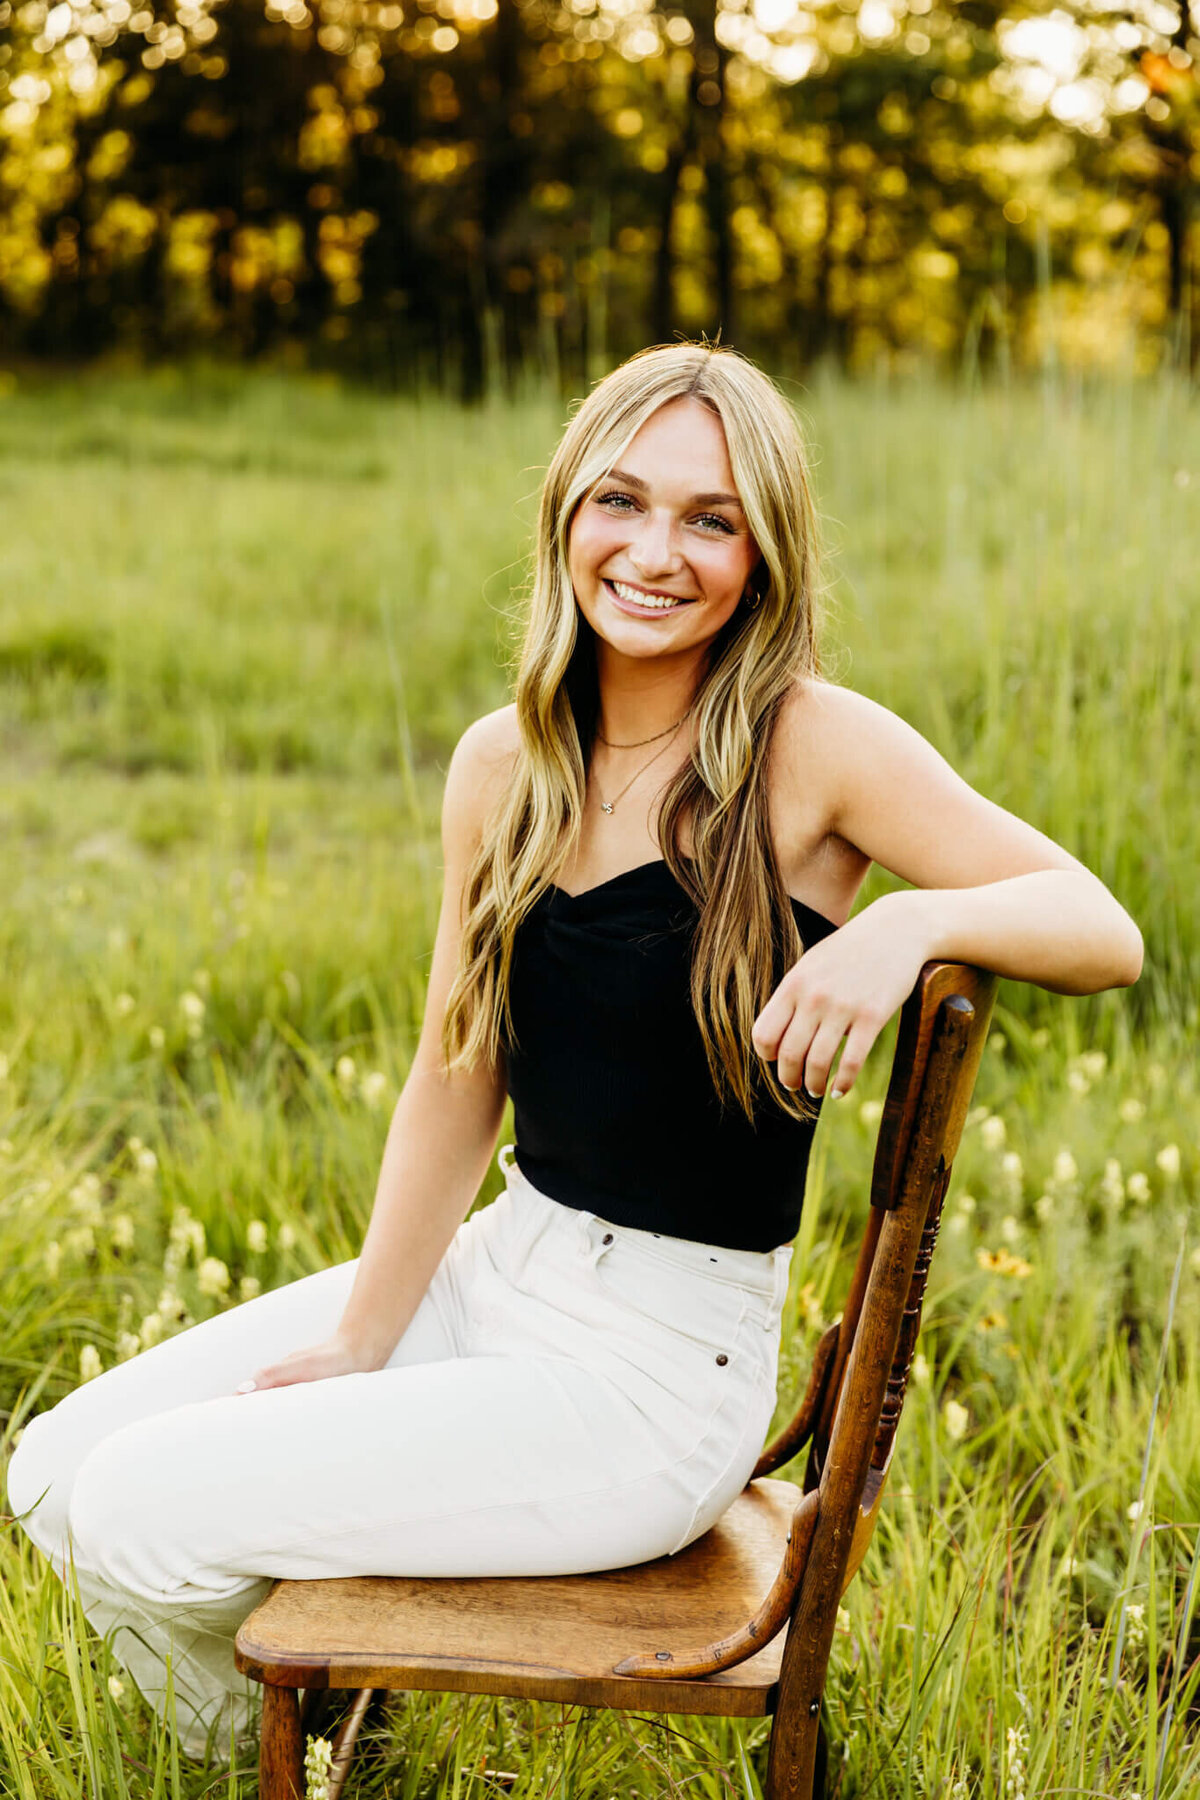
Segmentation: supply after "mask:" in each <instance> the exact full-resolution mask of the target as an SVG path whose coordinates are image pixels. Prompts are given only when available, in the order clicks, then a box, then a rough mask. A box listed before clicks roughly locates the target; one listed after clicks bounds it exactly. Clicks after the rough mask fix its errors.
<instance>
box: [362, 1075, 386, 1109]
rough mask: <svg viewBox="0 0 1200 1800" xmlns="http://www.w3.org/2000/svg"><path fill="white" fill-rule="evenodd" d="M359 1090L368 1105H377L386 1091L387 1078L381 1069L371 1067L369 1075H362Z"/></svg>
mask: <svg viewBox="0 0 1200 1800" xmlns="http://www.w3.org/2000/svg"><path fill="white" fill-rule="evenodd" d="M359 1091H360V1092H361V1094H362V1097H363V1099H364V1100H365V1101H366V1103H367V1105H368V1106H372V1107H375V1106H379V1105H380V1104H381V1103H382V1101H383V1099H384V1097H385V1096H386V1094H387V1091H388V1078H387V1076H386V1075H385V1074H384V1073H383V1070H382V1069H372V1070H371V1072H370V1074H369V1075H364V1076H363V1078H362V1085H361V1088H360V1090H359Z"/></svg>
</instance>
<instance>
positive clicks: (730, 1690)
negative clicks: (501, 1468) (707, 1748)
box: [236, 962, 996, 1800]
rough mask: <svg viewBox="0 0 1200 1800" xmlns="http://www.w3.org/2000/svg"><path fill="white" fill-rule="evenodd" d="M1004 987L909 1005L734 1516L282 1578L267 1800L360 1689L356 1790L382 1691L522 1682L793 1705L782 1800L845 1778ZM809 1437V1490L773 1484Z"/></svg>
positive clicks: (268, 1663) (253, 1618) (771, 1768)
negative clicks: (855, 1645) (859, 1644)
mask: <svg viewBox="0 0 1200 1800" xmlns="http://www.w3.org/2000/svg"><path fill="white" fill-rule="evenodd" d="M995 987H996V981H995V977H994V976H992V975H989V974H985V973H984V972H983V971H981V970H979V969H973V968H968V967H964V966H962V965H959V964H955V963H938V962H931V963H927V964H926V965H925V967H924V969H923V970H922V971H921V975H920V978H919V980H918V982H917V984H916V986H915V988H914V989H913V992H912V994H911V996H910V997H909V999H908V1001H907V1002H906V1004H905V1006H904V1009H903V1011H902V1013H901V1016H900V1025H899V1032H898V1036H897V1040H896V1051H895V1058H894V1061H893V1066H892V1075H891V1082H890V1085H889V1088H888V1095H887V1100H886V1102H885V1105H884V1109H883V1116H882V1119H881V1122H880V1128H879V1138H878V1143H877V1147H876V1152H875V1163H874V1173H873V1176H872V1183H871V1210H870V1214H869V1217H868V1223H867V1226H866V1230H865V1233H864V1236H863V1241H862V1247H861V1249H860V1251H859V1255H858V1260H857V1264H856V1266H855V1269H854V1273H853V1277H852V1279H851V1283H850V1291H849V1295H848V1297H847V1300H846V1305H845V1310H844V1312H843V1314H842V1317H841V1319H840V1320H839V1321H838V1322H837V1324H835V1325H831V1326H830V1328H829V1330H828V1331H827V1332H826V1333H825V1335H824V1337H823V1338H822V1339H821V1341H820V1343H819V1344H818V1346H817V1351H816V1355H815V1358H814V1361H813V1368H812V1373H811V1375H810V1377H809V1382H808V1389H807V1392H806V1393H805V1395H804V1399H803V1401H802V1402H801V1404H800V1408H799V1411H798V1412H797V1413H796V1415H795V1417H794V1419H793V1420H792V1422H791V1424H790V1425H788V1427H787V1428H786V1430H784V1431H782V1432H781V1433H780V1434H779V1436H778V1437H777V1438H776V1439H775V1440H774V1441H773V1442H772V1443H770V1444H769V1445H768V1446H767V1447H766V1448H765V1449H764V1451H763V1453H762V1455H761V1457H760V1458H759V1461H758V1464H757V1466H756V1468H755V1470H754V1474H753V1476H752V1478H751V1480H750V1482H749V1483H748V1485H747V1487H746V1488H745V1489H744V1491H743V1492H742V1494H741V1495H740V1496H739V1497H738V1499H737V1500H736V1501H735V1502H734V1504H733V1505H732V1506H731V1507H730V1508H729V1510H728V1511H727V1512H726V1514H725V1515H724V1517H723V1518H722V1519H721V1520H720V1521H719V1522H718V1523H717V1524H716V1525H715V1526H714V1527H713V1528H712V1530H711V1531H709V1532H707V1533H706V1534H705V1536H704V1537H702V1538H700V1539H698V1540H697V1542H695V1543H694V1544H691V1545H690V1546H689V1547H688V1548H687V1549H686V1550H683V1551H681V1552H680V1554H679V1555H678V1556H674V1557H666V1556H664V1557H661V1558H659V1559H658V1560H657V1561H655V1562H650V1563H643V1564H640V1565H637V1566H635V1567H631V1568H625V1569H616V1570H608V1571H604V1572H600V1573H596V1574H590V1575H574V1576H567V1577H563V1578H561V1579H554V1578H548V1577H538V1578H536V1579H526V1578H516V1577H507V1578H503V1579H480V1578H474V1579H469V1580H451V1579H445V1578H439V1579H401V1578H396V1577H382V1576H372V1577H363V1578H356V1579H352V1580H346V1579H333V1580H328V1581H280V1582H277V1583H276V1585H275V1587H274V1588H273V1589H272V1590H271V1592H270V1593H269V1594H268V1596H267V1598H266V1600H264V1601H263V1603H262V1604H261V1605H260V1606H259V1607H258V1608H257V1609H256V1610H255V1611H254V1612H253V1613H251V1614H250V1616H249V1617H248V1618H247V1619H246V1620H245V1622H244V1623H243V1625H242V1627H241V1630H240V1631H239V1632H238V1635H237V1646H236V1660H237V1666H238V1668H239V1669H240V1670H241V1671H242V1672H243V1673H244V1674H246V1675H249V1676H251V1677H252V1678H253V1679H255V1680H256V1681H261V1682H262V1683H263V1684H264V1686H263V1713H262V1737H261V1751H260V1793H261V1796H262V1800H293V1796H301V1797H302V1796H303V1794H304V1776H303V1761H304V1734H305V1726H306V1724H307V1722H308V1717H309V1716H310V1715H308V1714H307V1712H306V1714H305V1715H302V1712H301V1707H300V1704H299V1698H298V1690H299V1689H301V1688H303V1689H304V1690H305V1706H306V1709H307V1708H308V1707H309V1705H310V1704H311V1703H312V1702H314V1701H319V1698H320V1694H319V1691H320V1690H322V1689H329V1688H333V1689H350V1690H356V1698H355V1701H354V1704H353V1705H352V1707H351V1709H350V1712H349V1714H348V1716H347V1717H346V1719H345V1721H344V1723H343V1725H342V1727H341V1730H340V1732H339V1734H338V1738H337V1740H336V1742H335V1744H334V1765H333V1769H332V1771H331V1780H330V1784H329V1791H330V1796H331V1800H336V1796H337V1794H338V1793H339V1792H340V1790H341V1786H342V1782H343V1781H344V1779H345V1774H346V1770H347V1768H348V1766H349V1760H350V1756H351V1754H352V1750H353V1744H354V1739H355V1735H356V1733H357V1731H358V1727H359V1724H360V1723H361V1720H362V1717H363V1713H364V1711H365V1709H366V1705H367V1703H368V1701H369V1699H370V1696H371V1692H372V1690H376V1689H391V1688H412V1689H434V1690H440V1691H445V1690H454V1691H456V1692H460V1693H484V1694H504V1695H510V1696H514V1697H523V1698H527V1699H534V1700H558V1701H567V1702H570V1703H574V1704H581V1705H584V1706H598V1707H618V1708H627V1709H628V1708H632V1709H636V1710H637V1711H644V1710H646V1709H651V1710H653V1711H656V1712H660V1713H668V1712H670V1713H726V1714H732V1715H735V1716H739V1717H752V1716H762V1715H764V1714H768V1713H773V1714H774V1722H773V1725H772V1730H771V1742H770V1750H769V1757H768V1765H767V1781H766V1794H767V1797H768V1800H818V1797H819V1796H820V1795H821V1794H822V1792H823V1790H824V1776H823V1763H824V1754H823V1739H822V1733H821V1722H820V1714H821V1697H822V1691H823V1689H824V1685H825V1674H826V1668H827V1666H828V1662H829V1654H830V1648H831V1645H832V1642H833V1634H834V1628H835V1625H836V1620H837V1608H838V1602H839V1600H840V1599H841V1597H842V1594H843V1593H844V1591H845V1589H846V1587H847V1586H848V1584H849V1582H850V1580H851V1579H852V1577H853V1576H854V1574H855V1572H856V1570H857V1569H858V1567H859V1564H860V1563H861V1562H862V1559H863V1556H864V1554H865V1553H866V1549H867V1545H868V1543H869V1541H870V1538H871V1533H872V1531H873V1529H874V1525H875V1519H876V1517H877V1515H878V1512H879V1505H880V1501H881V1498H882V1495H883V1489H884V1483H885V1482H886V1480H887V1473H888V1466H889V1464H890V1462H891V1457H892V1448H893V1444H894V1442H895V1435H896V1426H897V1422H898V1420H899V1417H900V1409H901V1406H902V1405H903V1401H904V1390H905V1385H906V1382H907V1378H908V1370H909V1365H910V1363H911V1361H912V1356H913V1351H914V1348H915V1345H916V1339H917V1332H918V1329H919V1327H920V1320H921V1303H922V1299H923V1297H924V1292H925V1281H926V1276H927V1274H928V1271H929V1262H930V1258H931V1256H932V1254H933V1248H934V1243H935V1241H936V1238H937V1232H938V1225H939V1222H940V1219H941V1212H942V1202H943V1200H944V1197H945V1193H946V1188H947V1184H948V1182H949V1178H950V1166H951V1163H952V1162H953V1159H954V1154H955V1151H956V1150H957V1148H958V1142H959V1138H960V1135H961V1132H962V1126H963V1120H964V1118H965V1115H966V1111H967V1107H968V1105H969V1103H970V1098H971V1092H972V1089H973V1087H974V1083H975V1075H976V1071H977V1069H978V1067H979V1059H980V1056H981V1054H982V1051H983V1044H984V1039H985V1037H986V1036H987V1028H988V1022H989V1018H990V1015H991V1009H992V1002H993V999H994V997H995ZM806 1443H807V1444H808V1445H809V1455H808V1461H807V1470H806V1473H805V1477H804V1484H803V1488H802V1489H799V1488H797V1487H796V1486H794V1485H793V1484H792V1482H790V1481H781V1480H770V1479H768V1477H769V1476H770V1475H771V1473H772V1471H773V1470H776V1469H778V1468H780V1467H781V1466H782V1465H783V1464H785V1463H787V1462H790V1461H791V1459H792V1458H793V1457H794V1456H795V1455H796V1454H797V1452H798V1451H799V1450H800V1449H801V1448H802V1447H803V1446H804V1445H805V1444H806Z"/></svg>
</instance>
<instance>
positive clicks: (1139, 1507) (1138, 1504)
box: [1125, 1500, 1146, 1525]
mask: <svg viewBox="0 0 1200 1800" xmlns="http://www.w3.org/2000/svg"><path fill="white" fill-rule="evenodd" d="M1145 1510H1146V1502H1145V1501H1144V1500H1131V1501H1130V1502H1129V1505H1128V1506H1127V1507H1126V1508H1125V1517H1126V1518H1127V1519H1128V1520H1129V1523H1130V1524H1131V1525H1136V1524H1137V1522H1138V1520H1139V1519H1140V1518H1141V1516H1142V1514H1143V1513H1144V1512H1145Z"/></svg>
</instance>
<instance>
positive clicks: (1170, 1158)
mask: <svg viewBox="0 0 1200 1800" xmlns="http://www.w3.org/2000/svg"><path fill="white" fill-rule="evenodd" d="M1154 1160H1155V1162H1156V1163H1157V1164H1158V1166H1159V1168H1160V1169H1161V1170H1162V1172H1163V1174H1164V1175H1165V1176H1166V1178H1167V1180H1168V1181H1178V1180H1179V1169H1180V1163H1181V1158H1180V1154H1179V1145H1178V1144H1164V1145H1163V1147H1162V1149H1161V1150H1160V1151H1159V1153H1158V1155H1157V1156H1156V1157H1155V1159H1154Z"/></svg>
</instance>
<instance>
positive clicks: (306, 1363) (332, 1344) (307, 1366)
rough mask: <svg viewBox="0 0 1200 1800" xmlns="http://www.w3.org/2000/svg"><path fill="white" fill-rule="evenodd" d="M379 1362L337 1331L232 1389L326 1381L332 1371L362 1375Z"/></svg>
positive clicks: (254, 1389) (256, 1389) (254, 1390)
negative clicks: (356, 1347)
mask: <svg viewBox="0 0 1200 1800" xmlns="http://www.w3.org/2000/svg"><path fill="white" fill-rule="evenodd" d="M378 1366H379V1365H378V1364H377V1363H373V1362H369V1361H368V1360H367V1359H366V1358H365V1357H364V1356H362V1354H361V1353H360V1352H358V1351H356V1350H355V1349H354V1348H353V1346H352V1345H351V1344H350V1343H349V1342H348V1341H347V1340H346V1339H345V1338H343V1337H341V1336H340V1335H339V1334H338V1333H337V1332H336V1331H335V1332H334V1334H333V1336H332V1337H331V1338H327V1339H326V1341H325V1342H324V1343H323V1344H312V1345H310V1346H309V1347H308V1348H307V1349H304V1350H292V1351H290V1352H289V1353H288V1355H287V1356H285V1357H282V1358H281V1359H280V1361H279V1362H276V1363H269V1364H268V1365H267V1367H266V1368H264V1369H256V1370H255V1371H254V1374H253V1375H252V1376H251V1377H250V1378H249V1380H247V1381H242V1382H239V1384H238V1386H237V1387H236V1388H235V1389H234V1390H233V1391H234V1393H235V1394H251V1393H257V1392H259V1391H260V1390H261V1389H262V1388H274V1387H294V1386H295V1384H296V1383H297V1382H300V1381H327V1380H328V1379H329V1377H330V1376H332V1375H360V1374H364V1373H366V1372H367V1371H368V1370H371V1369H375V1368H377V1367H378Z"/></svg>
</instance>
